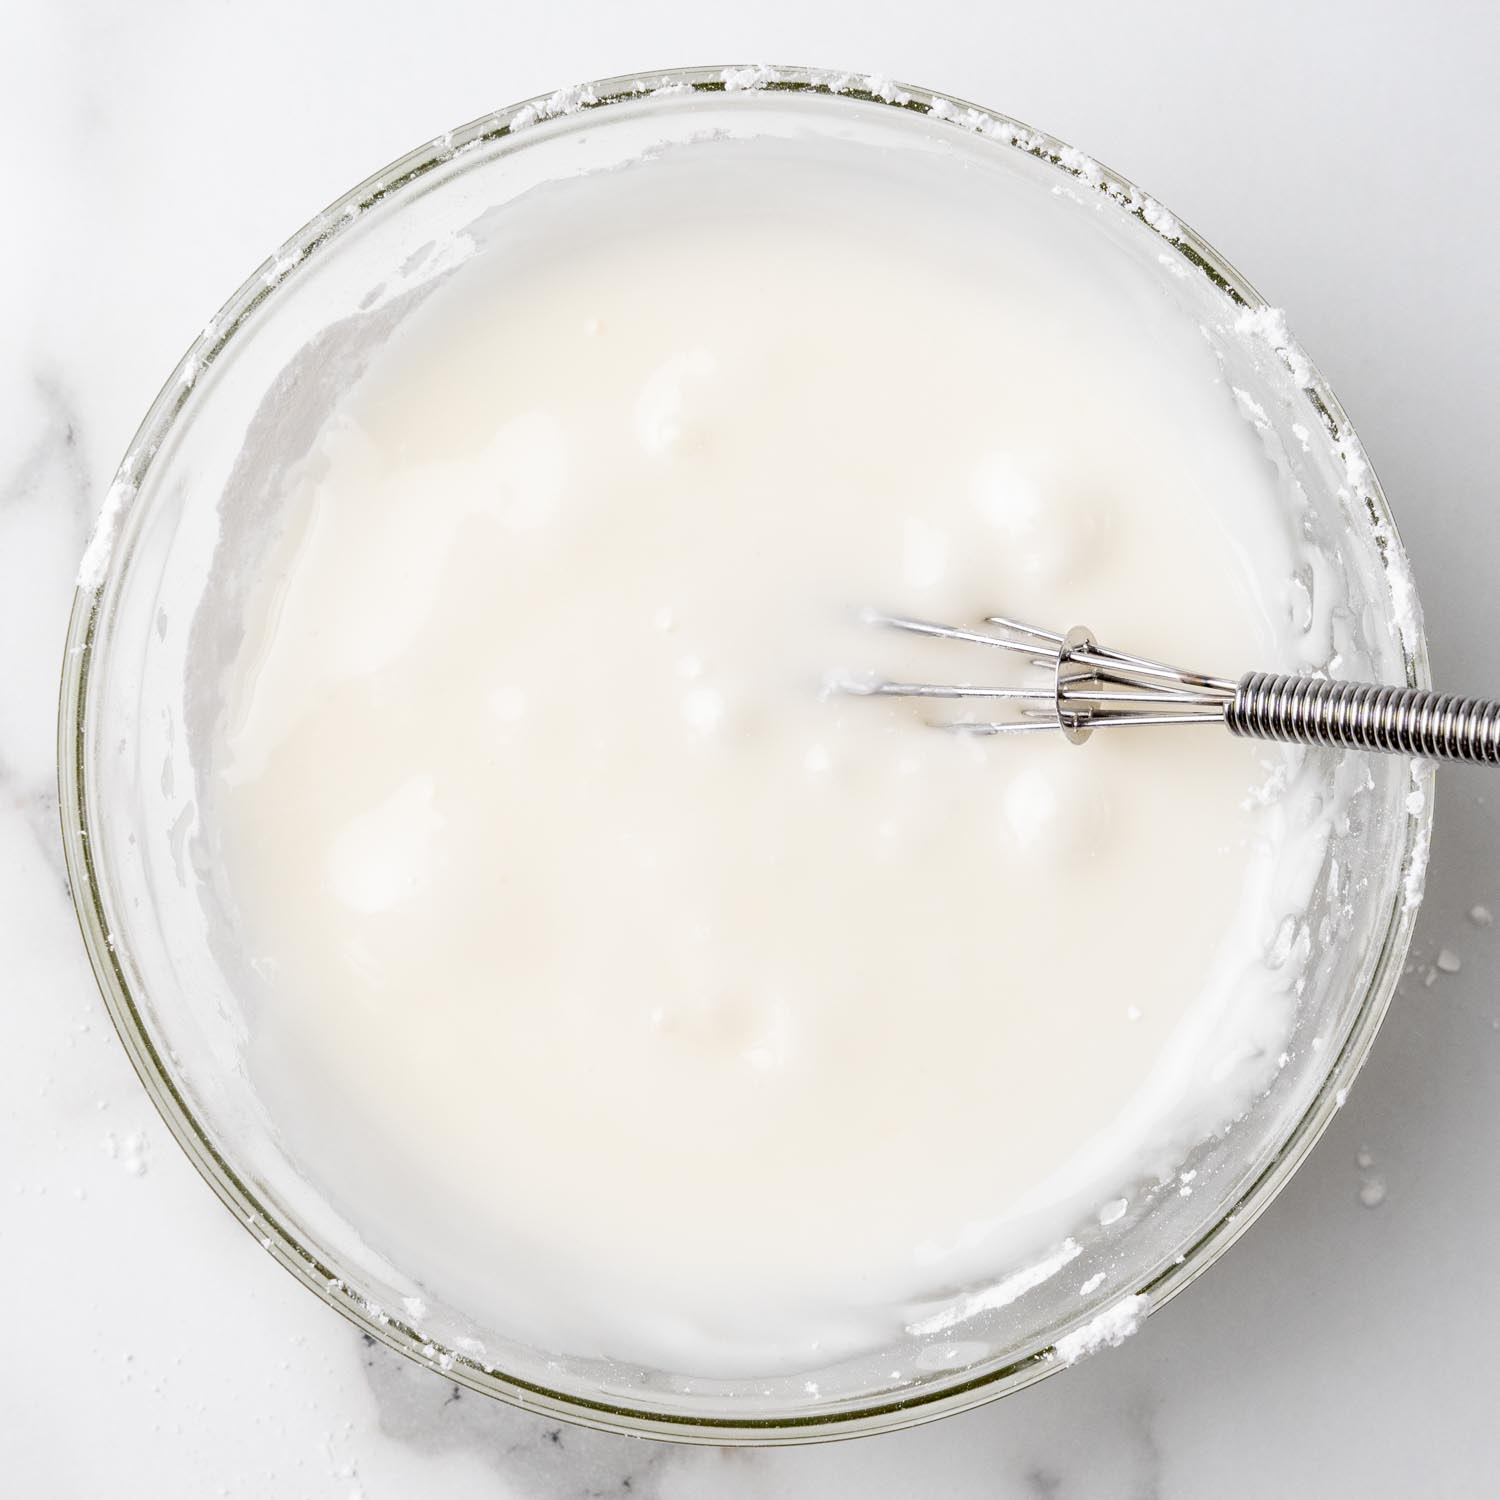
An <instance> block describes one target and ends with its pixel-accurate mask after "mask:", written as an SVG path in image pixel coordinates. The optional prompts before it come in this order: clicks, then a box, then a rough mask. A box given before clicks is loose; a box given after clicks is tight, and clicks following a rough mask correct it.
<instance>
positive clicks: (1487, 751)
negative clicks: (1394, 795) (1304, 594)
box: [838, 611, 1500, 765]
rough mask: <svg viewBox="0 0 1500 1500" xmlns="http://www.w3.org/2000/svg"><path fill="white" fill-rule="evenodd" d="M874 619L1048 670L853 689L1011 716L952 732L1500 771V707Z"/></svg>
mask: <svg viewBox="0 0 1500 1500" xmlns="http://www.w3.org/2000/svg"><path fill="white" fill-rule="evenodd" d="M866 618H867V619H868V620H869V621H870V622H871V623H873V624H877V625H885V626H889V627H891V628H893V629H895V630H904V631H909V632H912V633H913V634H916V635H927V636H941V637H943V638H944V639H947V640H953V641H962V642H965V643H967V644H970V645H975V646H988V647H990V648H992V649H994V650H999V651H1008V652H1013V653H1016V654H1019V655H1022V656H1025V657H1027V658H1028V660H1029V661H1030V663H1031V665H1032V666H1034V667H1041V668H1045V669H1046V671H1047V673H1048V674H1049V679H1050V680H1049V681H1048V683H1047V685H1046V686H1045V687H989V686H984V685H980V684H955V685H953V686H944V685H941V684H937V683H928V682H888V681H884V680H881V679H878V678H877V679H872V680H869V681H864V682H857V681H841V682H840V683H839V684H838V686H839V687H840V688H842V689H843V690H844V691H846V692H853V693H860V694H877V695H882V696H888V697H897V698H957V699H966V700H967V699H977V700H982V701H984V702H987V703H994V704H997V705H1000V706H1001V707H1002V708H1003V709H1004V710H1006V716H1005V717H1002V718H992V719H989V720H985V721H981V722H971V721H968V720H960V721H956V722H952V723H947V724H944V725H943V726H942V727H943V728H950V729H956V730H962V731H964V732H966V733H969V734H1021V733H1026V732H1034V731H1037V730H1061V731H1062V733H1063V735H1064V736H1065V737H1066V738H1067V739H1068V740H1069V741H1070V742H1071V743H1072V744H1075V745H1081V744H1082V743H1083V742H1084V741H1085V740H1086V739H1088V737H1089V736H1090V735H1091V734H1092V733H1093V732H1094V731H1095V730H1096V729H1115V728H1121V727H1123V726H1125V725H1146V724H1224V725H1226V726H1227V727H1228V728H1229V731H1230V733H1232V734H1237V735H1243V736H1246V737H1249V738H1251V739H1261V740H1285V741H1289V742H1291V743H1293V744H1300V745H1332V746H1336V747H1338V748H1341V749H1347V750H1383V751H1387V752H1389V753H1391V754H1396V755H1414V756H1416V755H1420V756H1425V757H1427V758H1429V759H1432V760H1454V761H1470V762H1475V763H1481V764H1488V765H1500V703H1497V702H1489V701H1486V700H1485V699H1482V698H1458V697H1454V696H1453V695H1452V694H1450V693H1431V692H1425V691H1423V690H1422V689H1420V688H1406V687H1384V686H1381V685H1380V684H1379V683H1373V682H1332V681H1329V680H1327V679H1325V678H1316V677H1299V676H1296V675H1295V674H1287V673H1278V672H1247V673H1246V674H1245V675H1244V676H1243V677H1241V678H1240V679H1239V681H1238V682H1232V681H1230V680H1229V679H1228V678H1227V677H1209V676H1206V675H1204V674H1203V673H1200V672H1187V671H1184V670H1183V669H1182V668H1180V667H1173V666H1168V665H1167V664H1166V663H1164V662H1158V661H1148V660H1146V659H1145V658H1143V657H1139V656H1127V655H1125V654H1124V652H1121V651H1114V650H1111V649H1110V648H1109V647H1107V646H1101V645H1100V644H1099V642H1098V640H1097V639H1096V638H1095V636H1094V634H1093V632H1092V631H1090V630H1087V629H1085V628H1084V627H1083V626H1075V627H1074V628H1073V629H1072V630H1069V631H1067V632H1066V633H1065V634H1062V635H1058V634H1056V633H1055V632H1053V631H1050V630H1038V629H1037V628H1036V627H1034V626H1031V625H1025V624H1022V623H1021V622H1020V621H1019V620H1008V619H1006V618H1004V616H1002V615H989V616H987V617H986V619H985V621H984V625H985V627H986V628H984V629H974V630H966V629H962V628H959V627H957V626H953V625H934V624H932V623H930V622H929V621H926V620H912V619H908V618H906V617H904V616H901V615H884V614H877V613H875V612H873V611H872V612H870V613H869V614H868V615H867V617H866Z"/></svg>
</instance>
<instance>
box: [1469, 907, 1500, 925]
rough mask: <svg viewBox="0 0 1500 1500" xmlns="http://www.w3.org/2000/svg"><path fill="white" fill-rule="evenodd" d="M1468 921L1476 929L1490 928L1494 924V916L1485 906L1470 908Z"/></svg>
mask: <svg viewBox="0 0 1500 1500" xmlns="http://www.w3.org/2000/svg"><path fill="white" fill-rule="evenodd" d="M1469 920H1470V921H1471V922H1472V923H1473V924H1474V925H1475V926H1476V927H1492V926H1493V925H1494V922H1495V914H1494V912H1492V911H1491V910H1490V909H1489V907H1487V906H1471V907H1470V908H1469Z"/></svg>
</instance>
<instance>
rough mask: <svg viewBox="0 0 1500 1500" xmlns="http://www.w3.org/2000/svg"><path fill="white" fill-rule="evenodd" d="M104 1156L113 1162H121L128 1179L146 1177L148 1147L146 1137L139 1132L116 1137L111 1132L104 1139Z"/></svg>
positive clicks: (134, 1131)
mask: <svg viewBox="0 0 1500 1500" xmlns="http://www.w3.org/2000/svg"><path fill="white" fill-rule="evenodd" d="M103 1146H104V1154H105V1155H106V1156H107V1157H108V1158H109V1159H110V1160H111V1161H116V1162H119V1164H120V1167H121V1169H122V1170H123V1171H124V1172H125V1174H126V1175H127V1176H128V1177H144V1176H145V1175H146V1171H147V1168H148V1166H149V1164H150V1163H149V1161H148V1157H147V1146H146V1137H145V1135H144V1134H143V1133H142V1132H141V1131H138V1130H133V1131H131V1132H130V1133H129V1134H128V1135H123V1136H118V1137H117V1136H116V1135H115V1133H114V1131H110V1132H109V1133H108V1134H107V1135H106V1136H105V1137H104V1142H103Z"/></svg>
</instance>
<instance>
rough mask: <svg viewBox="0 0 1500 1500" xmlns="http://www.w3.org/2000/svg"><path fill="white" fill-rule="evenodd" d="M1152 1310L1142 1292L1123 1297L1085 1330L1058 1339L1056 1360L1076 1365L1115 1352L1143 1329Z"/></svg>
mask: <svg viewBox="0 0 1500 1500" xmlns="http://www.w3.org/2000/svg"><path fill="white" fill-rule="evenodd" d="M1150 1310H1151V1299H1150V1298H1149V1297H1147V1296H1146V1295H1145V1294H1144V1293H1142V1292H1137V1293H1136V1294H1135V1295H1134V1296H1132V1297H1122V1298H1121V1299H1120V1300H1119V1301H1118V1302H1113V1303H1111V1304H1110V1305H1109V1306H1108V1307H1106V1308H1105V1309H1104V1311H1103V1312H1101V1313H1099V1314H1097V1315H1096V1316H1095V1317H1092V1318H1090V1319H1089V1320H1088V1322H1087V1323H1085V1324H1084V1325H1083V1327H1082V1328H1075V1329H1074V1330H1073V1332H1072V1333H1070V1334H1067V1335H1065V1336H1064V1337H1063V1338H1060V1339H1058V1341H1057V1343H1056V1344H1054V1345H1053V1348H1052V1357H1053V1358H1054V1359H1056V1360H1059V1361H1061V1362H1062V1363H1063V1364H1065V1365H1072V1364H1077V1362H1078V1361H1079V1360H1080V1359H1083V1358H1085V1357H1086V1356H1087V1355H1090V1354H1094V1353H1097V1352H1098V1351H1099V1350H1100V1349H1104V1348H1110V1349H1113V1348H1114V1347H1115V1346H1116V1345H1118V1344H1123V1343H1124V1342H1125V1340H1126V1339H1128V1338H1129V1337H1130V1335H1131V1334H1133V1333H1134V1332H1135V1331H1136V1329H1138V1328H1139V1327H1140V1326H1141V1323H1142V1322H1143V1321H1144V1320H1145V1317H1146V1314H1147V1313H1148V1312H1150Z"/></svg>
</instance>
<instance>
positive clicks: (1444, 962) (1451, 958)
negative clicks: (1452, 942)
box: [1437, 948, 1464, 974]
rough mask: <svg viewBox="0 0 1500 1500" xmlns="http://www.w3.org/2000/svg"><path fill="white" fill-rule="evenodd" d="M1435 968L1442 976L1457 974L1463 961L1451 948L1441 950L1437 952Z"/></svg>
mask: <svg viewBox="0 0 1500 1500" xmlns="http://www.w3.org/2000/svg"><path fill="white" fill-rule="evenodd" d="M1437 966H1438V968H1439V970H1441V972H1442V973H1444V974H1457V973H1458V971H1459V970H1460V969H1461V968H1463V966H1464V965H1463V960H1462V959H1461V958H1459V956H1458V954H1456V953H1455V952H1454V951H1453V950H1452V949H1451V948H1443V949H1441V950H1440V951H1439V952H1438V956H1437Z"/></svg>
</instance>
